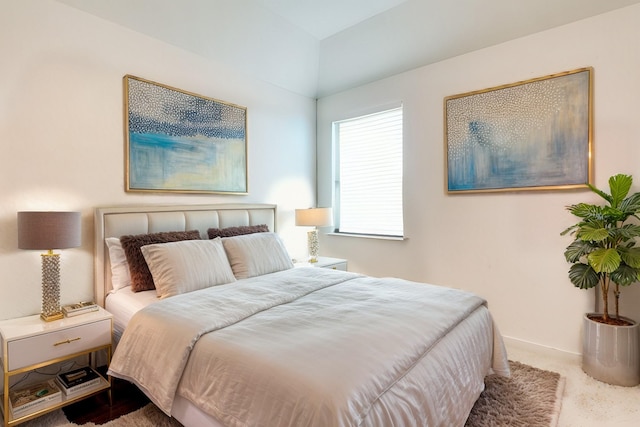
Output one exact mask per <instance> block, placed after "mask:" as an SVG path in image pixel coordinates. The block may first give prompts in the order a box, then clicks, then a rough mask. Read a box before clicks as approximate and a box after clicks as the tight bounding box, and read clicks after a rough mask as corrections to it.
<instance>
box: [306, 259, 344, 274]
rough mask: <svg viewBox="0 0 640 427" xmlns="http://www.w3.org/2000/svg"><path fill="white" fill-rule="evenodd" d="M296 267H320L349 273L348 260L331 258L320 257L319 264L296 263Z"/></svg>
mask: <svg viewBox="0 0 640 427" xmlns="http://www.w3.org/2000/svg"><path fill="white" fill-rule="evenodd" d="M294 265H295V266H296V267H319V268H330V269H333V270H343V271H347V260H346V259H341V258H329V257H326V256H319V257H318V262H313V263H311V262H296V263H295V264H294Z"/></svg>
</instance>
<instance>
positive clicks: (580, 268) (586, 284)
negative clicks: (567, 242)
mask: <svg viewBox="0 0 640 427" xmlns="http://www.w3.org/2000/svg"><path fill="white" fill-rule="evenodd" d="M569 280H571V283H573V285H574V286H575V287H577V288H580V289H590V288H593V287H595V286H596V285H597V284H598V283H599V282H600V276H599V275H598V273H596V272H595V271H594V270H593V268H591V267H590V266H588V265H587V264H582V263H578V264H573V265H572V266H571V268H570V269H569Z"/></svg>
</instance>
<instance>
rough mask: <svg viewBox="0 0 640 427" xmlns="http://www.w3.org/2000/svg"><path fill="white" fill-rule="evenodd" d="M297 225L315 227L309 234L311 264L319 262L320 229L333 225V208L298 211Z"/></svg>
mask: <svg viewBox="0 0 640 427" xmlns="http://www.w3.org/2000/svg"><path fill="white" fill-rule="evenodd" d="M296 225H300V226H308V227H314V229H313V230H311V231H309V232H307V244H308V246H309V262H318V250H319V247H320V245H319V243H318V228H317V227H327V226H329V225H333V210H332V209H331V208H309V209H296Z"/></svg>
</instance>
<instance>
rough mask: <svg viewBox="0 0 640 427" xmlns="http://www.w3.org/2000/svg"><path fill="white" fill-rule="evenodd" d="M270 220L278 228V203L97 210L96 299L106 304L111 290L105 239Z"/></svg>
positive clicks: (203, 230) (204, 232)
mask: <svg viewBox="0 0 640 427" xmlns="http://www.w3.org/2000/svg"><path fill="white" fill-rule="evenodd" d="M260 224H267V226H269V230H271V231H276V205H269V204H219V205H173V206H150V205H146V206H144V205H143V206H113V207H99V208H96V211H95V224H94V228H95V243H94V244H95V251H94V252H95V253H94V257H95V261H94V264H95V265H94V275H95V280H94V282H95V299H96V302H97V303H98V304H99V305H101V306H104V301H105V297H106V295H107V294H108V293H109V291H110V290H111V264H110V262H109V251H108V250H107V247H106V244H105V241H104V239H105V238H107V237H120V236H123V235H127V234H145V233H157V232H160V231H185V230H198V231H200V235H201V237H202V238H207V229H209V228H226V227H236V226H241V225H260Z"/></svg>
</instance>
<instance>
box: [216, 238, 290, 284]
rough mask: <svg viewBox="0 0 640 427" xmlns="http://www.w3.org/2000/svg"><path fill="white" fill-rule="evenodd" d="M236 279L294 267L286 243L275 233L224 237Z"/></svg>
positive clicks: (224, 243)
mask: <svg viewBox="0 0 640 427" xmlns="http://www.w3.org/2000/svg"><path fill="white" fill-rule="evenodd" d="M222 244H223V245H224V250H225V251H226V253H227V258H229V263H230V264H231V269H232V270H233V275H234V276H236V279H246V278H248V277H254V276H260V275H262V274H268V273H275V272H276V271H281V270H287V269H289V268H293V262H292V261H291V257H290V256H289V253H288V252H287V249H286V248H285V247H284V243H282V240H280V237H279V236H278V235H277V234H275V233H255V234H245V235H243V236H236V237H226V238H223V239H222Z"/></svg>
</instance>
